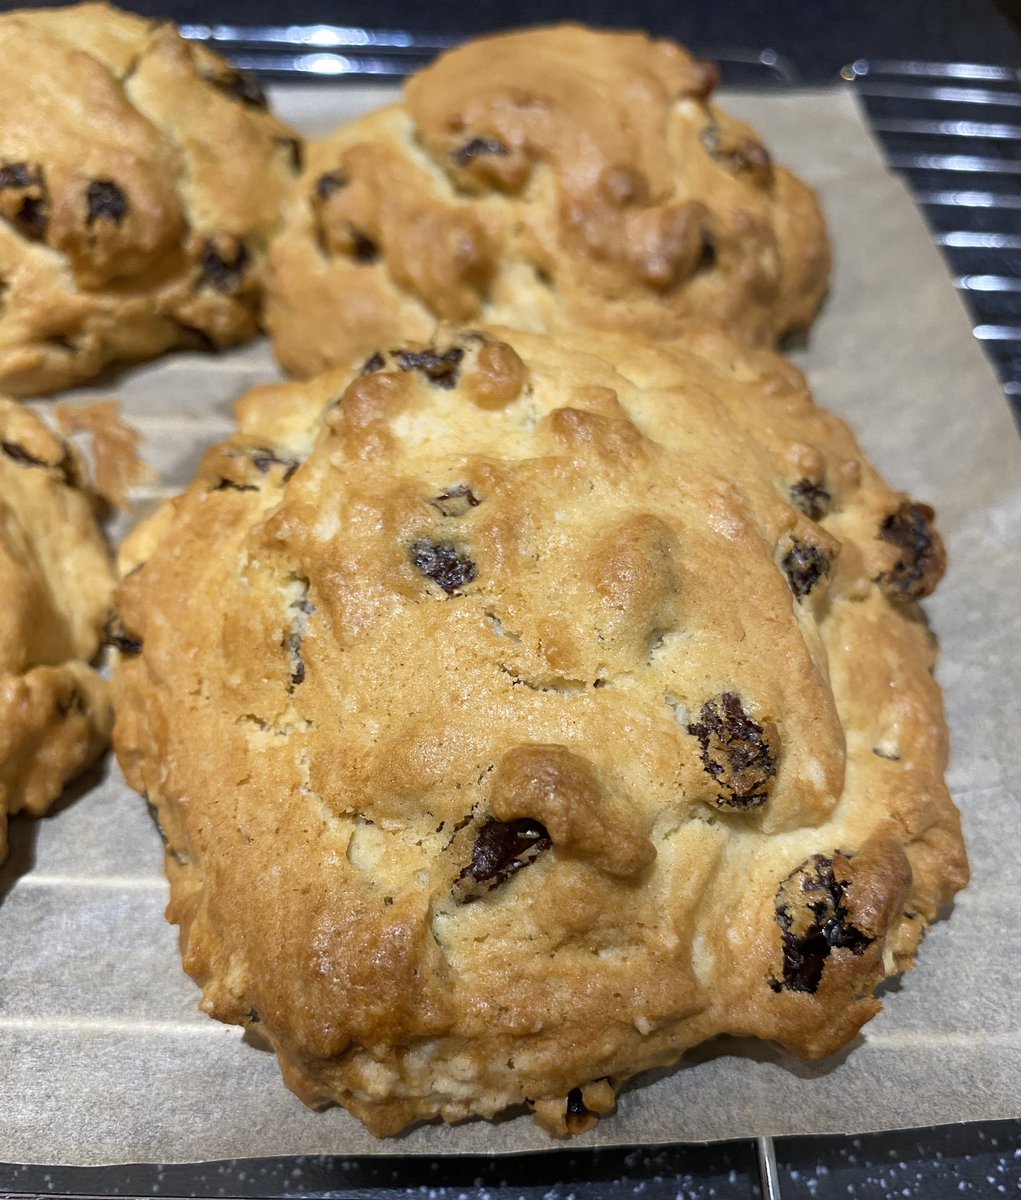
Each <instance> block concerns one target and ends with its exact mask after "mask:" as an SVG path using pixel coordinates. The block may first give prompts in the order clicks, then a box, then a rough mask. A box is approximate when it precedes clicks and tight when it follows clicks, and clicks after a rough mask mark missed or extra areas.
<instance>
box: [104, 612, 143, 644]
mask: <svg viewBox="0 0 1021 1200" xmlns="http://www.w3.org/2000/svg"><path fill="white" fill-rule="evenodd" d="M103 645H104V646H113V647H114V649H115V650H119V651H120V652H121V654H141V653H142V639H141V638H140V637H136V636H135V634H133V633H129V632H128V630H126V629H125V628H124V625H123V624H122V622H121V619H120V617H119V616H118V615H117V614H116V613H115V612H113V613H111V614H110V615H109V616H108V617H107V618H106V622H105V623H104V625H103Z"/></svg>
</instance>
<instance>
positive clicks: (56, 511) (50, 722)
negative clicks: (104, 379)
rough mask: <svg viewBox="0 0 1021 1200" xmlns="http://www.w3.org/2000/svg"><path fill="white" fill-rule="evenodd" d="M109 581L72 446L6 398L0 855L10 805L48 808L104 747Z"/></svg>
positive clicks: (0, 489)
mask: <svg viewBox="0 0 1021 1200" xmlns="http://www.w3.org/2000/svg"><path fill="white" fill-rule="evenodd" d="M113 584H114V575H113V563H112V561H111V559H110V554H109V551H108V550H107V546H106V542H105V541H104V540H103V535H102V532H101V531H100V528H99V525H98V524H97V522H96V512H95V498H94V496H93V495H92V493H91V492H90V491H89V489H88V488H87V487H86V485H85V482H84V476H83V472H82V468H81V464H80V462H79V459H78V456H77V454H76V453H75V451H74V449H73V447H71V446H69V445H68V444H67V443H66V442H64V441H62V440H61V439H60V438H59V437H57V435H56V434H55V433H53V432H51V430H50V429H48V428H47V426H46V425H44V424H43V422H42V421H40V420H39V418H38V417H36V416H35V414H34V413H32V412H30V411H29V410H28V409H26V408H24V407H23V406H22V405H20V404H18V403H17V402H16V401H14V400H9V399H7V398H6V397H3V396H0V596H2V597H3V603H2V604H0V861H2V860H3V858H4V857H5V856H6V854H7V816H8V814H9V813H15V812H19V811H21V810H22V809H24V810H26V811H27V812H30V813H33V814H35V815H36V816H38V815H40V814H41V813H44V812H45V811H46V809H47V808H48V807H49V805H50V804H51V802H52V801H53V800H55V799H56V798H57V797H58V796H59V795H60V793H61V791H62V790H63V788H64V785H65V783H67V782H69V781H70V780H72V779H74V778H75V776H76V775H79V774H80V773H81V772H82V771H84V770H85V769H86V768H87V767H89V766H90V765H91V764H92V763H93V762H95V760H96V759H97V758H98V757H99V755H100V754H101V753H102V751H103V749H104V748H105V747H106V744H107V741H108V739H109V735H110V727H111V725H112V724H113V714H112V712H111V708H110V698H109V687H108V685H107V683H106V681H105V680H103V679H101V678H100V677H99V676H98V675H97V674H96V673H95V671H93V670H92V668H91V667H90V666H89V665H88V664H89V662H90V661H91V659H92V658H93V657H94V656H95V654H96V651H97V649H98V648H99V642H100V638H101V634H102V628H103V623H104V620H105V619H106V617H107V614H108V611H109V606H110V597H111V593H112V591H113Z"/></svg>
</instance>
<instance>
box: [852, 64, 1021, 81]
mask: <svg viewBox="0 0 1021 1200" xmlns="http://www.w3.org/2000/svg"><path fill="white" fill-rule="evenodd" d="M840 74H841V76H842V77H843V78H844V79H847V80H852V79H860V78H862V77H863V76H865V75H871V76H876V75H913V76H921V77H923V78H929V79H975V80H979V79H982V80H997V79H999V80H1004V81H1006V82H1010V83H1017V82H1019V80H1021V72H1018V71H1017V70H1016V69H1015V68H1014V67H997V66H993V65H992V64H990V63H958V62H922V61H918V60H913V59H900V58H875V59H870V58H858V59H855V61H854V62H852V63H848V65H847V66H846V67H843V68H842V69H841V72H840Z"/></svg>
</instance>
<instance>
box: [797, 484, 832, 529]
mask: <svg viewBox="0 0 1021 1200" xmlns="http://www.w3.org/2000/svg"><path fill="white" fill-rule="evenodd" d="M832 500H833V497H832V496H831V495H830V494H829V492H828V491H827V490H826V488H825V487H823V485H822V484H821V483H816V482H815V481H814V480H811V479H799V480H798V482H797V483H795V484H792V485H791V501H792V503H793V504H794V507H795V508H797V509H799V510H800V511H801V512H803V513H804V514H805V516H806V517H811V518H812V520H813V521H819V520H821V519H822V518H823V517H825V516H826V514H827V513H828V512H829V511H830V504H831V503H832Z"/></svg>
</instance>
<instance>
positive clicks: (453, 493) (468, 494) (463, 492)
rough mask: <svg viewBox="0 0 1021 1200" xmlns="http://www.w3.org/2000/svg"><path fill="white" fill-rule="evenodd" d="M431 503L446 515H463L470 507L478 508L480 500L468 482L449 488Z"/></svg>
mask: <svg viewBox="0 0 1021 1200" xmlns="http://www.w3.org/2000/svg"><path fill="white" fill-rule="evenodd" d="M429 503H430V504H431V505H432V506H433V508H438V509H439V510H440V512H441V513H442V514H443V515H444V516H445V517H463V516H464V514H465V513H466V512H468V510H469V509H471V508H478V506H479V504H480V501H479V498H478V496H476V495H475V493H474V492H473V491H472V490H471V488H470V487H469V486H468V485H467V484H466V483H459V484H458V485H457V487H452V488H447V490H446V491H445V492H443V493H442V494H441V495H439V496H436V497H434V498H433V499H432V500H430V501H429Z"/></svg>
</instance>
